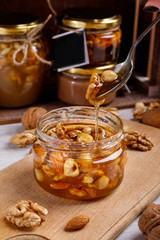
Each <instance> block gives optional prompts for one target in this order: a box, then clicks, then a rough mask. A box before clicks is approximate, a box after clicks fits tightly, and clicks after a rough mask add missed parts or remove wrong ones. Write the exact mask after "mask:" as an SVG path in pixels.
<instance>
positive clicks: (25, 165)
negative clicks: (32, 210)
mask: <svg viewBox="0 0 160 240" xmlns="http://www.w3.org/2000/svg"><path fill="white" fill-rule="evenodd" d="M125 124H127V125H129V126H130V128H131V129H132V130H137V131H139V133H147V136H150V137H151V139H152V142H153V144H154V147H153V148H152V150H151V151H147V152H141V151H137V150H128V161H127V164H126V168H125V177H124V180H123V182H122V184H121V185H120V186H119V188H118V189H117V190H116V191H115V192H113V194H111V195H110V196H108V197H105V198H102V199H99V200H95V201H74V200H69V199H63V198H59V197H56V196H53V195H51V194H49V193H47V192H45V191H44V190H43V189H41V187H40V186H39V185H38V184H37V183H36V181H35V179H34V177H33V170H32V156H31V155H30V156H28V157H26V158H24V159H22V160H20V161H18V162H17V163H15V164H13V165H11V166H9V167H8V168H6V169H4V170H2V171H1V172H0V186H1V187H0V239H1V240H2V239H5V238H6V237H9V236H12V235H16V234H20V233H38V234H42V235H43V236H46V237H48V238H49V239H51V240H62V239H65V240H70V239H76V240H82V239H83V240H88V239H92V240H99V239H101V240H111V239H114V238H115V237H116V236H117V235H118V234H119V233H120V232H121V231H122V230H123V229H124V228H125V227H126V226H127V225H128V224H129V223H130V222H131V221H132V220H133V219H134V218H135V217H136V216H137V215H138V214H139V213H140V212H141V211H142V210H143V209H144V207H145V206H146V205H147V204H148V203H150V202H152V201H153V200H154V199H155V198H156V196H158V195H159V193H160V157H159V156H160V148H159V142H160V130H159V129H156V128H153V127H150V126H147V125H143V124H139V123H136V122H133V121H125ZM22 199H25V200H28V199H30V200H32V201H33V202H38V203H39V204H41V205H43V206H45V207H46V208H47V209H48V210H49V214H48V216H47V217H46V220H45V221H44V222H42V224H41V226H39V227H37V228H34V229H32V230H26V229H18V228H17V227H15V226H12V225H10V224H9V223H7V222H6V221H5V220H4V214H5V211H6V209H7V208H8V207H9V206H11V205H13V204H14V203H16V202H18V201H20V200H22ZM79 214H87V215H88V216H89V217H90V222H89V223H88V224H87V225H86V226H85V228H84V229H81V230H79V231H75V232H65V231H64V226H65V224H66V223H67V222H68V220H70V219H71V218H72V217H74V216H76V215H79Z"/></svg>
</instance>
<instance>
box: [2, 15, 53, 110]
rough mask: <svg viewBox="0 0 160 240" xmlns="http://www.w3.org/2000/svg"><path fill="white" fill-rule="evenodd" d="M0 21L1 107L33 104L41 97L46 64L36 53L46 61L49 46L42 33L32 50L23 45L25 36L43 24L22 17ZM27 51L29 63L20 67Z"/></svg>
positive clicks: (28, 16)
mask: <svg viewBox="0 0 160 240" xmlns="http://www.w3.org/2000/svg"><path fill="white" fill-rule="evenodd" d="M0 19H1V25H0V79H1V80H0V106H1V107H20V106H26V105H29V104H32V103H34V102H35V101H36V100H37V99H38V97H39V95H40V92H41V90H42V86H43V78H44V74H45V71H46V67H45V64H44V63H42V62H41V61H39V59H37V57H36V56H35V54H34V52H36V54H37V55H39V56H40V57H41V58H43V59H46V58H47V55H48V45H47V42H46V39H45V38H44V36H42V34H40V33H39V34H37V35H36V37H35V39H34V40H33V41H31V44H32V47H31V45H29V46H28V47H26V45H24V43H25V41H26V40H28V39H27V38H26V34H27V33H28V32H29V31H30V30H32V29H33V28H35V27H36V26H37V25H38V24H39V23H40V22H39V21H38V20H37V19H36V18H35V17H33V16H30V15H21V14H7V15H2V14H1V15H0ZM22 46H24V48H23V47H22ZM19 49H21V50H19ZM33 50H34V51H33ZM25 51H26V55H27V57H26V60H25V61H24V62H23V63H22V64H20V62H21V61H23V58H24V55H25ZM14 54H16V56H15V61H16V63H15V62H14V60H13V55H14Z"/></svg>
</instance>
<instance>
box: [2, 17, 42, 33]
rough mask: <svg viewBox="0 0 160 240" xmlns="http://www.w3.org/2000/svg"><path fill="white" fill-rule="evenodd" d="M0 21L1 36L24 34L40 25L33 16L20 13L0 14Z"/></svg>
mask: <svg viewBox="0 0 160 240" xmlns="http://www.w3.org/2000/svg"><path fill="white" fill-rule="evenodd" d="M7 19H9V20H7ZM0 20H1V21H0V22H1V24H0V34H1V35H14V34H15V35H17V34H26V33H27V32H29V31H30V30H31V29H32V28H34V27H36V26H37V25H38V24H39V23H40V20H38V19H37V18H36V17H35V16H32V15H29V14H20V13H5V14H0Z"/></svg>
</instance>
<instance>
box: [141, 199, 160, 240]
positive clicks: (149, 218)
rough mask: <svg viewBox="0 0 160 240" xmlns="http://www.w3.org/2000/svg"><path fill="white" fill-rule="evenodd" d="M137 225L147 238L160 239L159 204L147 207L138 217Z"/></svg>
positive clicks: (149, 239)
mask: <svg viewBox="0 0 160 240" xmlns="http://www.w3.org/2000/svg"><path fill="white" fill-rule="evenodd" d="M138 226H139V229H140V230H141V232H142V233H143V236H144V237H145V238H146V239H148V240H159V239H160V205H159V204H157V205H156V204H152V205H150V206H149V207H147V208H146V209H145V210H144V212H143V213H142V215H141V216H140V218H139V221H138Z"/></svg>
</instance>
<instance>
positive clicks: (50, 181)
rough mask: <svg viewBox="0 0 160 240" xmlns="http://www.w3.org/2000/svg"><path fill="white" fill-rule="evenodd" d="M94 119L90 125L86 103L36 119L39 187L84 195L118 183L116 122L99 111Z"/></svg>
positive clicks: (122, 159) (121, 159) (122, 148)
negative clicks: (96, 127) (83, 105)
mask: <svg viewBox="0 0 160 240" xmlns="http://www.w3.org/2000/svg"><path fill="white" fill-rule="evenodd" d="M98 120H99V121H98V129H97V130H96V129H95V111H94V108H92V107H67V108H60V109H56V110H53V111H50V112H48V113H46V114H44V115H43V116H42V117H41V118H40V119H39V121H38V124H37V128H36V132H37V137H38V140H37V142H35V143H34V145H33V159H34V174H35V178H36V180H37V182H38V183H39V185H40V186H41V187H42V188H44V189H45V190H47V191H48V192H50V193H52V194H55V195H58V196H60V197H64V198H71V199H78V200H86V199H95V198H99V197H103V196H106V195H108V194H110V193H111V192H112V191H113V190H114V189H116V188H117V187H118V186H119V184H120V183H121V182H122V179H123V176H124V167H125V163H126V145H125V141H124V139H123V138H124V135H123V126H122V122H121V120H120V119H119V118H118V117H117V116H115V115H114V114H111V113H109V112H106V111H103V110H100V111H99V119H98ZM97 134H98V135H97ZM95 139H96V140H95Z"/></svg>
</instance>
